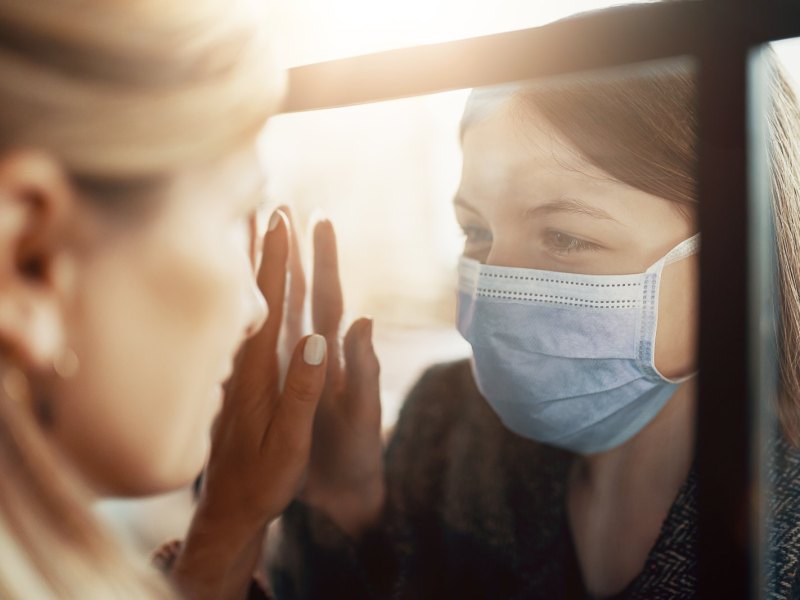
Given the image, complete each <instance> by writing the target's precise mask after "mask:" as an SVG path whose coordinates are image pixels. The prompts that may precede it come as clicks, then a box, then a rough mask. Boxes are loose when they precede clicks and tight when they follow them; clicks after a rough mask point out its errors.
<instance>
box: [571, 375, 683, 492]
mask: <svg viewBox="0 0 800 600" xmlns="http://www.w3.org/2000/svg"><path fill="white" fill-rule="evenodd" d="M696 393H697V380H696V378H692V379H689V380H688V381H686V382H684V383H683V384H682V385H681V386H680V387H679V388H678V390H677V391H676V392H675V394H674V395H673V396H672V398H670V399H669V401H668V402H667V403H666V405H665V406H664V408H662V409H661V411H660V412H659V413H658V414H657V415H656V416H655V418H654V419H653V420H652V421H651V422H650V423H648V424H647V426H646V427H645V428H644V429H642V430H641V431H640V432H639V433H638V434H636V435H635V436H634V437H633V438H631V439H630V440H628V441H627V442H625V443H624V444H622V445H621V446H618V447H616V448H612V449H611V450H607V451H605V452H600V453H598V454H591V455H588V456H582V457H580V458H579V459H578V461H577V464H576V465H575V467H576V471H577V473H575V474H576V475H578V478H579V479H580V480H582V482H583V483H584V484H588V485H590V486H591V487H595V486H598V487H605V486H607V485H610V486H614V488H615V489H617V490H619V489H625V488H628V487H631V486H633V487H638V486H640V485H642V484H646V485H648V486H655V487H656V488H657V489H660V490H662V491H663V492H664V493H668V494H670V500H671V499H672V498H674V495H675V494H677V491H678V489H680V486H681V485H682V484H683V481H684V480H685V479H686V476H687V475H688V473H689V468H690V467H691V463H692V458H693V456H694V437H695V433H694V432H695V405H696ZM621 486H622V487H621Z"/></svg>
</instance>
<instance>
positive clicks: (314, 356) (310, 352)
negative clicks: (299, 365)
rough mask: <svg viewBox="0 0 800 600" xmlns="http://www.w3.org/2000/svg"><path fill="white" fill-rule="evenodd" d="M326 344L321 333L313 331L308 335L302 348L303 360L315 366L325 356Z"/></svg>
mask: <svg viewBox="0 0 800 600" xmlns="http://www.w3.org/2000/svg"><path fill="white" fill-rule="evenodd" d="M326 346H327V344H326V343H325V338H324V337H322V336H321V335H319V334H316V333H315V334H314V335H311V336H309V338H308V339H307V340H306V345H305V347H304V348H303V360H304V361H306V364H307V365H313V366H316V365H318V364H321V363H322V360H323V359H324V358H325V349H326Z"/></svg>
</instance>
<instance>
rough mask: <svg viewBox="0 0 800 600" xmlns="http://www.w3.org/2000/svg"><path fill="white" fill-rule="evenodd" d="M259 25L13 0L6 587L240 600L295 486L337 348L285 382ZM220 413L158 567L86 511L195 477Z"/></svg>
mask: <svg viewBox="0 0 800 600" xmlns="http://www.w3.org/2000/svg"><path fill="white" fill-rule="evenodd" d="M264 21H265V17H264V14H263V10H262V7H261V2H259V1H256V0H233V1H231V0H191V1H188V0H187V1H181V0H178V1H173V2H168V3H164V2H161V1H159V0H130V1H128V2H106V1H103V0H90V1H86V0H80V1H78V0H66V1H65V0H7V1H5V2H3V3H2V4H0V106H2V109H0V471H1V472H2V474H3V475H2V478H1V479H0V596H2V597H3V598H37V599H39V598H80V599H90V598H98V599H100V598H102V599H107V598H146V597H169V596H178V595H180V596H185V597H190V598H205V597H208V598H237V597H244V595H245V593H246V592H247V590H248V587H249V586H250V580H251V573H252V571H253V566H254V565H255V563H256V561H257V558H258V553H259V549H260V548H261V544H262V538H263V532H264V529H265V526H266V525H267V523H268V522H269V521H270V520H271V519H272V518H274V517H275V516H276V515H278V514H279V513H280V512H281V510H282V509H283V507H284V506H285V505H286V504H287V503H288V502H289V500H290V499H291V497H292V495H293V494H294V492H295V489H296V486H297V483H298V481H299V480H300V478H301V476H302V472H303V469H304V467H305V458H306V455H307V452H308V447H309V438H310V431H311V423H312V419H313V416H314V411H315V408H316V404H317V400H318V398H319V396H320V394H321V392H322V390H323V385H324V379H325V376H324V375H325V373H324V372H325V369H326V366H325V365H326V344H325V340H324V338H322V337H321V336H318V335H314V336H309V337H307V338H303V339H301V340H299V342H298V344H297V346H296V349H295V350H294V355H293V357H292V360H291V364H290V367H289V370H288V374H287V375H286V379H285V384H284V386H283V387H282V390H281V389H280V386H279V383H278V380H279V376H278V370H277V358H276V351H275V345H276V339H277V337H278V329H279V325H280V322H281V310H282V305H283V291H284V272H285V261H286V257H287V255H288V248H289V232H288V229H287V221H286V218H285V217H284V216H283V215H282V214H281V213H280V212H276V213H275V214H274V215H273V216H272V218H271V220H270V225H269V232H268V233H267V235H266V237H265V240H264V242H263V259H262V261H261V266H260V270H259V271H258V274H257V276H256V273H255V271H254V266H255V263H256V257H257V254H259V253H258V252H257V249H258V247H259V245H260V242H259V241H257V240H256V239H255V238H254V235H255V234H254V231H255V209H256V206H257V204H258V202H259V199H260V192H261V188H262V186H263V174H262V173H261V171H260V169H259V166H258V162H257V160H256V157H255V152H254V142H255V138H256V135H257V134H258V132H259V130H260V129H261V127H262V126H263V124H264V122H265V120H266V119H267V117H268V116H269V115H270V114H271V113H272V112H273V111H274V110H275V107H276V105H277V103H278V101H279V99H280V97H281V93H282V85H283V83H282V78H281V75H280V73H279V72H278V71H277V70H276V69H275V68H274V67H273V66H272V65H271V64H270V62H269V60H268V57H269V48H268V45H267V39H266V34H265V22H264ZM323 229H324V228H323ZM322 235H323V237H325V235H328V237H330V235H331V234H330V233H327V234H326V232H325V231H323V232H322ZM265 298H266V302H265ZM267 306H269V311H268V308H267ZM368 333H369V331H368V328H366V327H364V326H363V325H361V326H359V327H358V328H356V329H354V333H352V334H351V336H350V338H349V339H350V342H349V348H350V350H351V351H352V350H353V349H359V348H360V349H363V351H360V352H359V353H358V354H357V356H358V357H364V359H365V360H369V359H370V356H371V349H370V348H371V347H370V345H369V340H368ZM243 344H244V345H243ZM240 347H241V352H239V354H238V358H237V359H236V360H235V361H234V358H235V355H236V354H237V351H238V350H239V349H240ZM356 364H358V360H356V359H354V360H353V365H356ZM232 373H233V375H232ZM223 388H224V389H225V390H226V392H225V393H223ZM223 396H224V401H223ZM215 416H216V423H215V426H214V429H213V441H212V445H211V458H210V462H209V464H208V470H207V477H206V481H205V486H204V490H203V492H202V494H201V497H200V501H199V504H198V509H197V513H196V515H195V517H194V520H193V522H192V526H191V529H190V531H189V533H188V535H187V538H186V540H185V542H184V544H183V546H182V550H181V551H180V553H179V554H178V556H177V558H176V560H175V563H174V565H173V569H172V572H171V579H170V580H167V579H166V578H163V577H162V575H161V574H160V573H158V572H157V571H155V570H154V569H152V568H151V567H149V566H147V567H140V566H137V565H136V564H135V563H133V562H132V561H131V560H129V559H128V557H127V556H126V554H125V552H124V551H123V550H122V549H120V548H119V547H118V546H117V544H116V543H115V542H114V540H113V539H111V538H110V536H109V535H108V534H107V532H105V531H104V530H103V529H102V528H101V527H100V526H99V525H98V524H97V523H96V522H95V520H94V519H93V517H92V515H91V512H90V510H89V508H90V504H91V502H92V501H93V499H94V498H97V497H99V496H103V495H117V496H118V495H128V496H135V495H143V494H151V493H155V492H160V491H164V490H168V489H171V488H174V487H177V486H181V485H184V484H186V483H188V482H190V481H191V480H192V479H193V478H194V477H195V476H196V475H197V474H198V472H199V471H200V470H201V468H202V467H203V464H204V461H205V460H206V457H207V454H208V446H209V443H208V442H209V431H210V430H211V425H212V421H213V420H214V419H215Z"/></svg>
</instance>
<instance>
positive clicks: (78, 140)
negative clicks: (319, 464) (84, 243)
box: [0, 0, 283, 598]
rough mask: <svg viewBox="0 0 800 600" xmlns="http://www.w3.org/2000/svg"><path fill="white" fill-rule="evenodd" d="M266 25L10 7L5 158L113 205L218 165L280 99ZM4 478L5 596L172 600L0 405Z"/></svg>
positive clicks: (106, 2) (237, 5) (231, 12)
mask: <svg viewBox="0 0 800 600" xmlns="http://www.w3.org/2000/svg"><path fill="white" fill-rule="evenodd" d="M264 20H265V15H264V9H263V6H262V5H261V1H260V0H171V1H170V2H163V0H127V1H124V2H123V1H120V0H4V1H3V2H2V3H0V106H2V109H1V110H0V152H7V151H9V150H12V149H16V148H31V149H37V150H43V151H45V152H47V153H48V154H50V155H51V156H53V157H55V158H56V159H57V160H58V161H60V163H61V164H62V165H63V167H64V168H65V170H66V172H67V173H68V174H69V176H70V177H71V178H73V180H74V181H75V182H77V183H78V185H79V187H80V182H95V183H97V182H101V185H100V189H103V190H105V191H108V192H110V193H111V194H113V193H114V191H115V189H116V188H120V189H130V188H131V186H133V187H134V188H135V187H136V186H137V185H138V184H140V183H142V182H151V181H163V180H165V179H168V178H169V176H170V175H171V174H174V173H176V172H177V171H178V170H181V169H185V168H189V167H191V166H193V165H201V164H203V163H205V162H207V161H210V160H214V159H215V158H222V157H224V156H226V155H227V154H229V153H231V152H233V151H235V150H237V149H238V148H241V147H243V146H244V145H245V144H247V143H250V142H252V141H254V140H255V138H256V136H257V134H258V132H259V131H260V129H261V128H262V126H263V125H264V123H265V121H266V119H267V117H268V116H270V115H271V114H273V113H274V112H275V111H276V110H277V107H278V103H279V101H280V99H281V92H282V86H283V76H282V74H281V73H280V71H279V70H278V69H276V68H275V67H274V66H273V65H272V64H271V62H270V51H269V47H268V44H267V38H266V32H265V27H264V26H263V25H264ZM100 200H101V201H102V200H103V198H100ZM136 200H137V197H136V195H135V194H134V195H128V196H126V202H130V203H135V202H136ZM2 363H5V364H2ZM7 366H8V363H7V361H6V360H3V361H0V378H2V376H3V369H4V368H5V367H7ZM0 472H2V474H3V475H2V482H1V483H0V557H2V560H0V596H2V597H3V598H50V597H52V598H113V597H124V598H129V597H167V596H170V595H172V594H171V590H170V589H169V587H168V585H167V584H166V582H164V581H161V580H160V576H158V575H157V574H156V573H155V571H153V572H152V573H149V572H148V573H142V572H139V571H137V569H136V567H135V566H134V565H133V564H132V563H131V561H130V560H128V558H127V557H126V556H125V555H124V552H123V551H122V550H121V549H120V548H119V547H117V545H116V544H115V543H114V541H113V540H112V539H111V537H110V536H109V535H107V534H106V532H105V531H104V530H103V528H102V527H100V525H99V524H98V523H97V522H96V520H95V519H94V518H93V516H92V515H91V513H90V512H89V510H88V507H87V501H86V498H84V497H83V494H82V491H81V489H80V486H79V485H77V478H76V477H73V476H72V475H71V474H70V472H69V467H68V466H67V465H66V464H64V463H62V461H61V459H60V457H59V456H58V455H57V454H56V453H55V451H54V449H53V448H52V447H51V444H50V443H49V442H48V441H47V440H46V439H45V437H44V433H43V430H42V428H41V426H40V424H39V423H38V422H37V419H36V418H35V416H34V413H33V411H31V410H30V407H26V406H23V405H21V404H20V403H19V402H18V401H15V400H12V399H11V398H9V397H8V395H7V394H6V393H5V392H4V391H3V390H2V389H0Z"/></svg>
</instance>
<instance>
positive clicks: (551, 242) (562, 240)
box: [544, 229, 600, 256]
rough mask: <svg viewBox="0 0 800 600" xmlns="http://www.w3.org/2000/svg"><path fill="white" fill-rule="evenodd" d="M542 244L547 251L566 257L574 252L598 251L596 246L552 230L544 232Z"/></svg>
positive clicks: (598, 247)
mask: <svg viewBox="0 0 800 600" xmlns="http://www.w3.org/2000/svg"><path fill="white" fill-rule="evenodd" d="M544 243H545V247H546V248H547V250H548V251H550V252H552V253H553V254H558V255H561V256H567V255H568V254H572V253H574V252H587V251H588V252H594V251H597V250H599V249H600V246H598V245H597V244H593V243H592V242H587V241H586V240H582V239H579V238H576V237H573V236H571V235H567V234H566V233H563V232H561V231H555V230H552V229H550V230H548V231H546V232H545V237H544Z"/></svg>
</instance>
